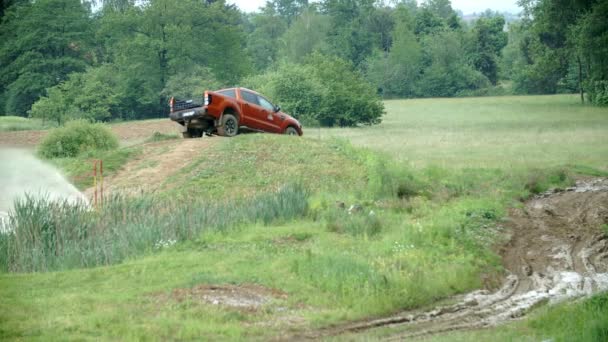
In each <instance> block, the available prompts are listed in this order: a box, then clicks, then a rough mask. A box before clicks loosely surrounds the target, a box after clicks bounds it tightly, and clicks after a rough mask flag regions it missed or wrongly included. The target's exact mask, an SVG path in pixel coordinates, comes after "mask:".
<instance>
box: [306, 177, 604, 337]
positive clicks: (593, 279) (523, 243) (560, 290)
mask: <svg viewBox="0 0 608 342" xmlns="http://www.w3.org/2000/svg"><path fill="white" fill-rule="evenodd" d="M606 223H608V179H596V180H587V181H580V182H577V184H576V186H575V187H572V188H569V189H566V190H560V191H550V192H547V193H544V194H542V195H539V196H537V197H535V198H533V199H532V200H530V201H529V202H527V203H526V204H525V206H524V207H523V208H522V209H515V210H512V212H511V213H510V218H509V221H508V222H507V223H506V224H505V228H506V230H507V231H508V232H509V233H510V238H509V241H508V243H507V244H506V245H504V246H503V247H502V248H501V250H500V254H501V256H502V258H503V264H504V267H505V269H506V270H507V272H508V275H507V276H506V277H505V280H504V282H503V284H502V286H501V287H500V288H499V289H498V290H497V291H494V292H490V291H487V290H479V291H475V292H471V293H468V294H465V295H460V296H456V297H453V298H451V300H450V302H451V303H456V304H451V305H445V306H438V307H435V308H434V309H432V310H430V311H406V312H402V313H399V314H397V315H394V316H391V317H387V318H383V319H377V320H372V321H365V322H357V323H353V324H349V325H345V326H341V327H333V328H330V329H328V330H326V331H323V332H321V333H320V334H319V335H316V336H307V337H312V338H318V337H321V336H332V335H333V336H335V335H341V334H348V333H356V332H361V331H365V330H370V329H374V328H378V327H385V328H386V327H393V328H396V329H395V333H394V335H392V336H391V337H389V338H388V340H403V339H407V338H414V337H419V336H424V335H432V334H438V333H443V332H448V331H453V330H466V329H477V328H483V327H489V326H495V325H498V324H501V323H504V322H507V321H510V320H514V319H517V318H520V317H523V316H524V315H525V314H526V313H527V312H528V311H530V310H531V309H532V308H534V307H535V306H537V305H540V304H543V303H556V302H561V301H564V300H568V299H573V298H579V297H583V296H589V295H592V294H594V293H597V292H601V291H607V290H608V236H606V235H605V234H603V233H602V232H601V229H600V227H601V225H603V224H606Z"/></svg>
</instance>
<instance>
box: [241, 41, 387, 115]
mask: <svg viewBox="0 0 608 342" xmlns="http://www.w3.org/2000/svg"><path fill="white" fill-rule="evenodd" d="M243 83H244V84H245V86H247V87H249V88H252V89H256V90H258V91H260V92H261V93H263V94H265V95H267V96H269V97H270V98H271V99H272V100H273V101H275V102H277V103H278V104H280V105H281V107H283V109H284V110H285V111H286V112H288V113H290V114H293V115H294V116H296V117H297V118H301V119H302V121H304V122H310V121H312V120H314V121H316V122H318V123H320V124H321V125H322V126H329V127H331V126H341V127H345V126H356V125H359V124H363V125H372V124H378V123H380V121H381V117H382V115H383V114H384V105H383V103H382V101H381V99H380V98H379V97H378V96H377V95H376V91H375V89H374V88H373V87H372V86H371V84H369V83H368V82H367V81H366V80H365V79H364V78H363V75H362V74H361V73H359V72H358V71H356V70H355V69H354V68H353V66H352V65H351V64H349V63H348V62H346V61H344V60H341V59H339V58H337V57H328V56H324V55H321V54H318V53H315V54H312V55H311V56H309V57H308V58H307V61H306V63H304V64H303V65H298V64H283V65H281V66H279V68H278V69H277V70H275V71H269V72H267V73H265V74H262V75H258V76H255V77H251V78H248V79H245V80H244V81H243Z"/></svg>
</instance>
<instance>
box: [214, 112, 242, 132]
mask: <svg viewBox="0 0 608 342" xmlns="http://www.w3.org/2000/svg"><path fill="white" fill-rule="evenodd" d="M217 133H218V134H219V135H222V136H225V137H233V136H235V135H237V134H238V133H239V120H238V119H237V118H236V116H234V115H233V114H223V115H222V123H221V125H220V127H218V128H217Z"/></svg>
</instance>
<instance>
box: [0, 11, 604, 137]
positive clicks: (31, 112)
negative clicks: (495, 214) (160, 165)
mask: <svg viewBox="0 0 608 342" xmlns="http://www.w3.org/2000/svg"><path fill="white" fill-rule="evenodd" d="M520 6H521V7H522V13H521V16H520V19H519V20H517V21H514V22H510V23H508V24H507V23H506V22H505V18H504V17H503V16H502V15H501V14H499V13H495V12H492V11H490V10H488V11H486V12H484V13H483V14H482V15H481V16H479V18H477V19H476V20H474V21H464V20H463V19H462V17H461V16H460V15H459V13H457V12H456V11H455V10H454V9H453V8H452V6H451V3H450V1H449V0H427V1H423V2H421V3H420V4H418V3H417V2H416V1H415V0H402V1H389V2H387V1H374V0H323V1H319V2H314V3H313V2H310V3H309V1H307V0H272V1H268V2H267V3H266V5H265V6H264V7H263V8H262V9H261V11H259V12H257V13H243V12H241V11H239V9H238V8H237V7H235V6H234V5H229V4H226V3H225V1H222V0H219V1H213V0H181V1H171V0H143V1H135V0H102V1H81V0H35V1H33V0H1V1H0V20H1V25H0V113H2V114H4V115H20V116H32V117H41V118H44V119H48V120H55V121H58V122H60V123H61V122H63V121H66V120H70V119H73V118H85V119H90V120H97V121H108V120H118V119H124V120H130V119H140V118H150V117H161V116H163V115H166V112H167V110H168V108H167V100H168V98H169V97H170V96H172V95H177V96H193V95H195V94H200V93H201V92H202V90H203V89H217V88H219V87H224V86H234V85H241V86H248V87H251V88H254V89H256V90H258V91H260V92H263V93H265V94H267V95H269V96H270V97H271V98H272V99H273V100H274V101H276V102H278V103H279V104H281V105H282V106H283V108H285V109H286V110H287V111H289V112H291V113H293V114H295V115H296V116H298V117H299V118H301V120H303V121H304V122H305V123H309V124H313V123H319V124H322V125H325V126H334V125H338V126H352V125H357V124H373V123H377V122H379V121H380V116H381V115H382V112H383V106H382V102H381V101H380V99H381V98H411V97H450V96H480V95H503V94H554V93H580V94H581V95H580V96H581V100H582V101H589V102H591V103H594V104H598V105H606V104H608V20H606V18H608V1H605V0H604V1H602V0H520Z"/></svg>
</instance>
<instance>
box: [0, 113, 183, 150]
mask: <svg viewBox="0 0 608 342" xmlns="http://www.w3.org/2000/svg"><path fill="white" fill-rule="evenodd" d="M110 127H111V129H112V131H113V132H114V133H115V134H116V135H117V136H118V139H120V140H121V141H122V142H123V143H124V142H126V143H130V142H132V143H138V142H142V141H144V140H145V139H147V138H149V137H150V136H151V135H152V134H153V133H154V132H159V133H163V134H174V133H179V130H178V129H177V126H176V124H175V123H173V122H171V121H170V120H169V119H166V120H145V121H130V122H126V123H119V124H113V125H111V126H110ZM47 133H48V131H17V132H0V146H11V147H34V146H36V145H38V144H39V143H40V141H42V139H43V138H44V137H45V136H46V135H47Z"/></svg>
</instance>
